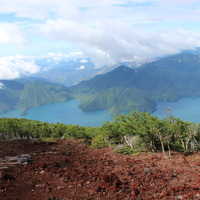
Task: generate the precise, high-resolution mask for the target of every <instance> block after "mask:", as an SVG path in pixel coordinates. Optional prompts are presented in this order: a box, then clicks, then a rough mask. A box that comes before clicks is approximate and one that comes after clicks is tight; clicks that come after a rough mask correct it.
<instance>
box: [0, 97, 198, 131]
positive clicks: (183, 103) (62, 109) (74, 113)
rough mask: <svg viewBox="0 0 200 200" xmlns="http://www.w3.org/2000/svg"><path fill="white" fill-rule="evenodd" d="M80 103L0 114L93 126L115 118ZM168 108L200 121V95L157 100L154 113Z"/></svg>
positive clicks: (2, 115)
mask: <svg viewBox="0 0 200 200" xmlns="http://www.w3.org/2000/svg"><path fill="white" fill-rule="evenodd" d="M78 104H79V101H78V100H71V101H67V102H58V103H52V104H47V105H42V106H40V107H37V108H30V109H29V110H28V112H27V115H25V116H20V114H21V112H20V111H19V110H13V111H10V112H7V113H4V114H0V117H11V118H27V119H33V120H39V121H45V122H48V123H57V122H61V123H65V124H77V125H80V126H91V127H95V126H101V125H102V124H103V123H104V122H105V121H112V120H113V118H112V116H110V115H109V113H108V111H106V110H99V111H92V112H82V111H81V110H80V109H79V107H78ZM166 108H170V109H171V110H172V112H173V115H174V117H178V118H180V119H182V120H185V121H192V122H195V123H200V97H198V98H191V97H183V98H181V99H180V100H179V101H177V102H168V101H159V102H157V111H156V112H154V113H152V114H153V115H154V116H157V117H159V118H164V117H166V116H167V113H166V112H165V109H166Z"/></svg>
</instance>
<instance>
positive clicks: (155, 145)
mask: <svg viewBox="0 0 200 200" xmlns="http://www.w3.org/2000/svg"><path fill="white" fill-rule="evenodd" d="M44 137H53V138H83V139H84V140H85V141H92V143H91V145H92V146H93V147H95V148H101V147H106V146H110V147H113V148H115V149H117V151H118V152H122V153H127V154H130V153H133V152H137V151H149V152H156V151H162V152H163V155H164V156H165V157H167V156H170V155H171V152H172V151H181V152H188V151H191V152H195V151H198V150H199V149H200V124H195V123H192V122H187V121H183V120H181V119H179V118H175V117H173V115H172V112H171V111H170V110H169V111H168V116H167V117H166V118H165V119H158V118H157V117H155V116H152V115H151V114H150V113H139V112H137V111H132V112H130V113H129V114H127V115H124V114H122V115H117V116H115V117H114V120H113V121H111V122H105V123H104V124H103V125H102V126H101V127H82V126H78V125H66V124H62V123H56V124H49V123H47V122H40V121H35V120H28V119H17V118H0V140H14V139H34V138H44Z"/></svg>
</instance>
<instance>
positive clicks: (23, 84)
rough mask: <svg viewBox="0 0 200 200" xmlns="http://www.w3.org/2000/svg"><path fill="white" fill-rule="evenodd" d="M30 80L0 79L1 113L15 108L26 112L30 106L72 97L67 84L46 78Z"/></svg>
mask: <svg viewBox="0 0 200 200" xmlns="http://www.w3.org/2000/svg"><path fill="white" fill-rule="evenodd" d="M30 80H31V81H30ZM30 80H29V79H27V80H25V79H16V80H0V83H1V87H0V113H3V112H6V111H9V110H13V109H19V110H21V111H22V112H24V113H25V112H26V111H27V110H28V109H29V108H30V107H37V106H40V105H42V104H48V103H53V102H58V101H67V100H69V99H72V96H71V94H70V92H69V89H68V88H67V87H65V86H61V85H55V84H51V83H49V82H48V81H46V82H45V80H44V79H42V80H40V81H39V80H38V79H36V80H34V79H30Z"/></svg>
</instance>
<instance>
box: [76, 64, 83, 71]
mask: <svg viewBox="0 0 200 200" xmlns="http://www.w3.org/2000/svg"><path fill="white" fill-rule="evenodd" d="M83 69H85V66H84V65H81V66H80V67H78V68H76V70H83Z"/></svg>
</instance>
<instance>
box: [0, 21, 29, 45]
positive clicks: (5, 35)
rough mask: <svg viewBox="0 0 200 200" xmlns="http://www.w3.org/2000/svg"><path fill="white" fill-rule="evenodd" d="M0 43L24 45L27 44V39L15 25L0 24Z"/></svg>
mask: <svg viewBox="0 0 200 200" xmlns="http://www.w3.org/2000/svg"><path fill="white" fill-rule="evenodd" d="M0 43H3V44H14V45H24V44H27V39H26V37H25V35H24V33H23V32H22V31H20V29H19V27H18V26H17V25H15V24H11V23H0Z"/></svg>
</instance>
